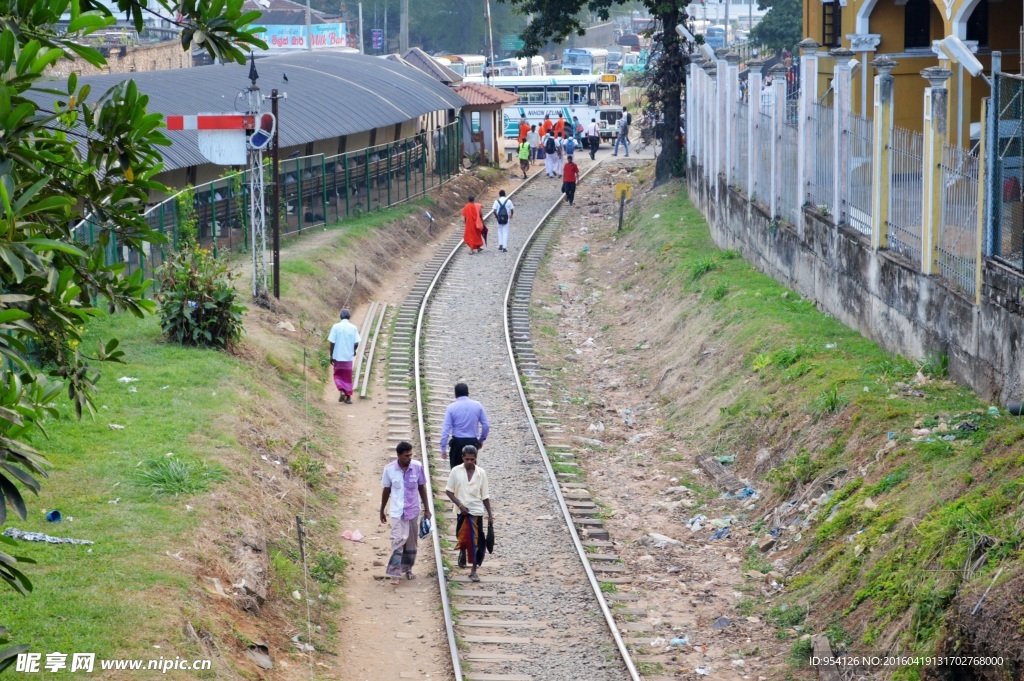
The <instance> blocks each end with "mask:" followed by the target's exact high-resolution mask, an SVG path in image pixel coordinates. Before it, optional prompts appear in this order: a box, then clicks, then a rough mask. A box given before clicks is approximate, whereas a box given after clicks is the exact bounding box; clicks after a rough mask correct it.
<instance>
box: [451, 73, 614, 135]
mask: <svg viewBox="0 0 1024 681" xmlns="http://www.w3.org/2000/svg"><path fill="white" fill-rule="evenodd" d="M468 80H471V81H477V82H482V81H483V79H482V78H470V79H468ZM489 84H490V85H491V86H493V87H496V88H500V89H502V90H505V91H507V92H514V93H515V94H517V95H519V102H518V103H516V104H515V105H513V106H507V107H505V109H504V111H503V114H504V115H503V119H504V120H503V123H504V128H505V137H511V138H512V139H516V138H517V137H518V136H519V119H520V118H522V117H523V116H526V120H527V121H528V122H529V123H530V125H537V126H538V127H539V126H540V124H541V123H543V122H544V116H545V115H548V116H550V117H551V120H552V121H554V120H557V119H558V114H559V113H561V114H562V116H563V117H564V118H565V120H566V121H572V118H573V116H575V117H576V118H578V119H579V122H580V123H581V124H583V126H584V127H585V126H586V125H587V124H588V123H590V119H592V118H594V119H597V123H598V125H599V126H600V129H601V138H602V139H611V138H614V137H615V123H616V121H618V120H619V116H620V115H621V114H622V100H621V97H620V94H619V78H618V76H615V75H612V74H604V75H599V76H594V75H585V76H508V77H502V76H496V77H494V78H491V79H490V81H489Z"/></svg>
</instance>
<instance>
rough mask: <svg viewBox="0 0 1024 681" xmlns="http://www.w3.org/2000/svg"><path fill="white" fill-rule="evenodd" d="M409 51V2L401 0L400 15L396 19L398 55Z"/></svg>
mask: <svg viewBox="0 0 1024 681" xmlns="http://www.w3.org/2000/svg"><path fill="white" fill-rule="evenodd" d="M408 49H409V0H402V2H401V15H400V16H399V17H398V53H399V54H405V51H406V50H408Z"/></svg>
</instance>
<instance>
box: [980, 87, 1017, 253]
mask: <svg viewBox="0 0 1024 681" xmlns="http://www.w3.org/2000/svg"><path fill="white" fill-rule="evenodd" d="M989 105H990V106H991V107H993V108H994V109H995V111H996V112H997V123H996V129H995V130H992V129H990V128H991V126H988V128H987V129H986V134H987V135H996V138H995V140H994V141H995V154H994V155H993V159H992V163H991V164H990V168H991V172H992V178H991V180H990V182H991V183H992V185H993V186H992V191H991V193H990V196H991V197H992V201H991V203H992V205H991V206H989V211H990V213H989V218H990V220H991V222H992V229H991V233H990V234H989V237H988V238H989V243H988V247H989V249H990V250H991V253H992V257H994V258H996V259H997V260H1000V261H1002V262H1003V263H1004V264H1007V265H1010V266H1011V267H1014V268H1016V269H1019V270H1024V78H1022V77H1021V76H1016V75H1013V74H1008V73H997V74H996V76H995V83H994V84H993V88H992V101H991V102H990V104H989ZM991 148H992V147H989V149H991Z"/></svg>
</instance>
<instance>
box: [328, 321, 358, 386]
mask: <svg viewBox="0 0 1024 681" xmlns="http://www.w3.org/2000/svg"><path fill="white" fill-rule="evenodd" d="M351 318H352V313H351V312H349V311H348V310H342V311H341V321H339V322H338V323H337V324H335V325H334V326H332V327H331V332H330V333H329V334H327V341H328V342H329V343H330V344H331V363H332V364H333V365H334V386H335V387H336V388H337V389H338V393H339V394H338V401H339V402H345V403H346V404H352V360H354V359H355V357H356V348H358V347H359V329H357V328H356V325H355V324H353V323H352V322H351V321H349V320H350V319H351Z"/></svg>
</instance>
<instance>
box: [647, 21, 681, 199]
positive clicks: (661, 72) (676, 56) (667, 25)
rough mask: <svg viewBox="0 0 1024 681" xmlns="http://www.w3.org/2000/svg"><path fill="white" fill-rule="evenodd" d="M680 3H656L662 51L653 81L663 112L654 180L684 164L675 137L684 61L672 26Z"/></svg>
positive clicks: (666, 176)
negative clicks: (662, 126)
mask: <svg viewBox="0 0 1024 681" xmlns="http://www.w3.org/2000/svg"><path fill="white" fill-rule="evenodd" d="M681 5H682V3H678V4H677V3H675V2H665V3H660V4H659V6H658V8H659V9H660V10H661V11H660V13H659V14H658V18H659V19H660V20H661V28H662V34H661V40H662V54H661V60H660V61H659V62H658V66H657V73H656V75H655V80H656V82H658V83H660V85H661V87H660V93H661V102H660V108H661V110H662V112H663V113H664V116H665V128H664V130H663V131H662V132H663V136H662V148H661V153H660V154H659V155H658V162H657V164H656V165H655V175H654V178H655V179H654V181H655V184H661V183H662V182H664V181H666V180H669V179H671V178H672V177H674V176H675V174H676V173H679V172H681V171H682V170H683V169H684V168H685V165H684V163H685V160H684V159H683V148H682V143H681V142H680V140H679V127H680V121H679V117H680V96H681V95H682V92H683V80H684V79H685V78H686V69H685V66H686V64H685V62H686V58H685V57H684V56H683V53H682V50H681V49H680V44H679V35H678V34H677V33H676V26H677V25H678V24H679V23H680V17H681V16H682V11H681Z"/></svg>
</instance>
